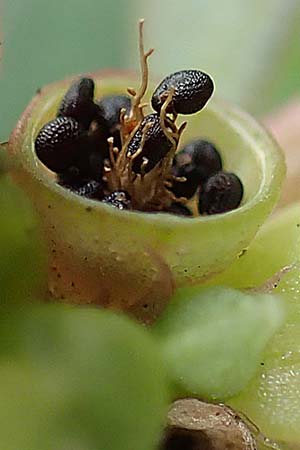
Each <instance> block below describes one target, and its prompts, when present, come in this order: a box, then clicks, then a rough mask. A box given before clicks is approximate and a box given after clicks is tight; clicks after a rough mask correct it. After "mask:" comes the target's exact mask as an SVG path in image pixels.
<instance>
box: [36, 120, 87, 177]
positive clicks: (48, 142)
mask: <svg viewBox="0 0 300 450" xmlns="http://www.w3.org/2000/svg"><path fill="white" fill-rule="evenodd" d="M84 134H85V133H84V130H83V129H82V127H81V126H80V124H79V123H78V122H77V120H75V119H73V118H72V117H57V118H56V119H54V120H51V121H50V122H48V123H46V125H44V126H43V128H42V129H41V130H40V132H39V134H38V135H37V138H36V140H35V150H36V154H37V156H38V158H39V159H40V161H41V162H42V163H43V164H44V165H45V166H46V167H48V169H50V170H52V171H53V172H57V173H59V172H63V171H65V170H66V169H68V168H69V167H70V166H72V165H74V163H75V161H76V158H77V156H78V154H79V152H80V149H81V143H82V139H83V137H84Z"/></svg>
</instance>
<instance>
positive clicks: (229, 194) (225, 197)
mask: <svg viewBox="0 0 300 450" xmlns="http://www.w3.org/2000/svg"><path fill="white" fill-rule="evenodd" d="M242 197H243V185H242V183H241V180H240V179H239V178H238V177H237V176H236V175H235V174H234V173H228V172H218V173H216V174H215V175H213V176H212V177H210V178H209V179H208V180H207V182H206V183H205V185H204V187H203V191H202V192H200V198H199V212H200V214H205V213H206V214H220V213H223V212H226V211H231V210H232V209H235V208H237V207H238V206H239V204H240V203H241V200H242Z"/></svg>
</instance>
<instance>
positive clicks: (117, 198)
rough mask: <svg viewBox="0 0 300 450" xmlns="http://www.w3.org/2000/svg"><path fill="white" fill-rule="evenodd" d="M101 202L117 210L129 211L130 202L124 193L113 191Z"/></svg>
mask: <svg viewBox="0 0 300 450" xmlns="http://www.w3.org/2000/svg"><path fill="white" fill-rule="evenodd" d="M102 201H103V202H104V203H108V204H110V205H111V206H114V207H115V208H118V209H130V208H131V202H130V198H129V195H128V194H127V192H125V191H115V192H112V193H111V194H109V195H106V196H105V197H104V198H103V199H102Z"/></svg>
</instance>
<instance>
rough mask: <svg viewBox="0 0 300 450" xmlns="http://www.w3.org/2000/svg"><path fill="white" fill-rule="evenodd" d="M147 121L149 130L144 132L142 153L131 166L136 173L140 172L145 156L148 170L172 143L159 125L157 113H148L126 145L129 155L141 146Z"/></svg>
mask: <svg viewBox="0 0 300 450" xmlns="http://www.w3.org/2000/svg"><path fill="white" fill-rule="evenodd" d="M147 123H151V126H150V128H149V130H148V131H147V132H146V138H145V144H144V147H143V151H142V153H141V154H140V155H139V156H137V157H136V159H134V161H133V164H132V168H133V171H134V172H136V173H140V172H141V165H142V163H143V161H144V160H145V158H146V159H147V160H148V163H147V165H146V166H145V168H144V170H145V172H146V173H147V172H149V171H150V170H151V169H153V167H154V166H156V164H157V163H158V162H159V161H161V159H162V158H164V157H165V156H166V154H167V153H168V151H169V150H170V149H171V147H172V144H171V142H170V141H169V140H168V139H167V137H166V135H165V134H164V132H163V130H162V128H161V126H160V119H159V116H158V115H157V114H150V115H149V116H146V117H145V118H144V120H143V121H142V123H141V125H140V127H139V129H138V130H137V131H136V133H135V134H134V136H133V138H132V140H131V141H130V143H129V145H128V151H127V153H128V154H129V155H134V154H135V153H136V152H137V151H138V149H139V148H140V146H141V142H142V136H143V128H144V126H145V125H146V124H147Z"/></svg>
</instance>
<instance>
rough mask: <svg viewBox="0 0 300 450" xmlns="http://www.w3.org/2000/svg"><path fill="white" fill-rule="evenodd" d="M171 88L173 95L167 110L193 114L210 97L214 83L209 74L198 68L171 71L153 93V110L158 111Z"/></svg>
mask: <svg viewBox="0 0 300 450" xmlns="http://www.w3.org/2000/svg"><path fill="white" fill-rule="evenodd" d="M171 88H174V95H173V99H172V102H171V103H170V107H169V109H168V112H173V113H177V114H194V113H196V112H198V111H200V110H201V109H202V108H203V107H204V106H205V104H206V103H207V101H208V100H209V99H210V97H211V96H212V93H213V90H214V84H213V81H212V79H211V78H210V76H209V75H207V74H206V73H204V72H201V71H200V70H193V69H190V70H181V71H179V72H175V73H172V74H171V75H169V76H167V77H166V78H164V80H163V81H162V82H161V83H160V84H159V85H158V87H157V88H156V89H155V91H154V93H153V96H152V100H151V104H152V108H153V109H154V110H155V111H157V112H160V110H161V107H162V105H163V103H164V101H165V100H166V98H167V96H168V93H169V92H170V89H171Z"/></svg>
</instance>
